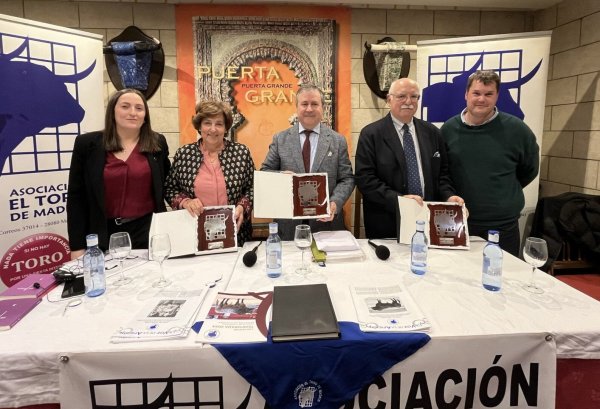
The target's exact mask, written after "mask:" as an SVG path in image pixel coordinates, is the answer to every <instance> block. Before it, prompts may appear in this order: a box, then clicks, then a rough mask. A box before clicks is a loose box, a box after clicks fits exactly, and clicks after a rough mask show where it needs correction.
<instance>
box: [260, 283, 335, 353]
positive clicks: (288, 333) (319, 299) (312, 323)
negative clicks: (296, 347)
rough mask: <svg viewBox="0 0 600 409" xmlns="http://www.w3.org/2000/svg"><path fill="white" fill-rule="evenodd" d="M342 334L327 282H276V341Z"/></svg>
mask: <svg viewBox="0 0 600 409" xmlns="http://www.w3.org/2000/svg"><path fill="white" fill-rule="evenodd" d="M339 337H340V329H339V325H338V321H337V318H336V315H335V310H334V309H333V304H332V303H331V297H330V296H329V291H328V289H327V284H308V285H293V286H275V288H274V291H273V320H272V321H271V338H272V339H273V342H281V341H301V340H314V339H337V338H339Z"/></svg>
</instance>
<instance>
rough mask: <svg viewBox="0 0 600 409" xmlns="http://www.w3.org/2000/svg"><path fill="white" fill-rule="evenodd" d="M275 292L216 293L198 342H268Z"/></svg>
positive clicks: (197, 338)
mask: <svg viewBox="0 0 600 409" xmlns="http://www.w3.org/2000/svg"><path fill="white" fill-rule="evenodd" d="M272 302H273V292H272V291H265V292H258V293H255V292H248V293H224V292H219V293H218V294H217V296H216V297H215V299H214V301H213V303H212V305H211V307H210V310H209V312H208V314H207V315H206V319H205V320H204V322H203V323H202V328H201V329H200V331H199V333H198V336H197V337H196V342H204V343H209V344H211V343H227V344H229V343H244V342H266V341H267V334H268V331H269V330H268V325H269V312H270V309H271V304H272Z"/></svg>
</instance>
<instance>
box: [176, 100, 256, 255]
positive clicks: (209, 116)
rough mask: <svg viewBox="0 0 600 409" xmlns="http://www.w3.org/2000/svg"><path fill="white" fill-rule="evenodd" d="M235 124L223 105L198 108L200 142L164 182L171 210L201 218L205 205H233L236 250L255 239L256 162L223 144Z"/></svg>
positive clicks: (179, 156)
mask: <svg viewBox="0 0 600 409" xmlns="http://www.w3.org/2000/svg"><path fill="white" fill-rule="evenodd" d="M232 123H233V117H232V115H231V110H230V109H229V107H228V106H227V105H225V104H223V103H222V102H219V101H204V102H199V103H198V104H197V105H196V114H195V115H194V117H193V118H192V124H193V125H194V128H196V129H197V130H198V133H199V134H200V138H199V139H198V141H197V142H195V143H191V144H188V145H184V146H182V147H180V148H179V149H178V150H177V152H176V153H175V157H174V158H173V165H172V167H171V171H170V172H169V175H168V177H167V181H166V183H165V199H166V201H167V203H169V204H170V205H171V207H172V208H173V209H187V210H188V211H189V212H190V213H191V214H192V215H200V214H201V213H202V212H203V211H204V207H205V206H224V205H235V220H236V224H237V229H238V245H240V246H241V245H243V244H244V242H245V241H247V240H249V239H250V238H251V236H252V220H251V214H252V203H253V200H254V192H253V184H254V162H253V161H252V156H250V150H249V149H248V148H247V147H246V146H245V145H243V144H241V143H237V142H230V141H228V140H225V134H226V133H227V131H228V130H229V128H230V127H231V125H232Z"/></svg>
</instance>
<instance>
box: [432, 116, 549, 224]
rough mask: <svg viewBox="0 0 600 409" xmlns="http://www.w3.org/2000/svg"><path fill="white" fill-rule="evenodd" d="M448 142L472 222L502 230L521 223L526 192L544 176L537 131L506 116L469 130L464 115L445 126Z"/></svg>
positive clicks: (451, 162)
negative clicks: (536, 180) (504, 227)
mask: <svg viewBox="0 0 600 409" xmlns="http://www.w3.org/2000/svg"><path fill="white" fill-rule="evenodd" d="M442 136H443V137H444V139H445V141H446V144H447V146H448V162H449V167H450V175H451V176H452V181H453V182H454V187H455V188H456V191H457V192H458V195H460V196H461V197H462V198H463V199H464V200H465V205H466V206H467V209H469V222H471V223H473V224H476V225H478V226H483V227H496V228H500V227H502V226H506V225H508V224H510V223H514V222H515V221H516V220H518V218H519V214H520V212H521V209H523V206H524V205H525V197H524V196H523V188H524V187H525V186H527V185H528V184H529V183H530V182H531V181H532V180H533V179H535V177H536V176H537V174H538V170H539V147H538V145H537V142H536V140H535V135H534V134H533V132H532V131H531V129H529V127H528V126H527V125H525V123H524V122H523V121H521V120H520V119H519V118H516V117H514V116H512V115H509V114H505V113H503V112H500V113H499V114H498V116H497V117H496V118H494V119H493V120H492V121H490V122H488V123H486V124H483V125H481V126H468V125H465V124H464V123H463V122H462V120H461V117H460V114H459V115H456V116H454V117H452V118H450V119H449V120H448V121H446V123H445V124H444V125H443V126H442Z"/></svg>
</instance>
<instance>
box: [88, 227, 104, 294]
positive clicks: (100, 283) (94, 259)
mask: <svg viewBox="0 0 600 409" xmlns="http://www.w3.org/2000/svg"><path fill="white" fill-rule="evenodd" d="M85 240H86V242H87V250H86V251H85V254H84V255H83V282H84V285H85V295H87V296H88V297H97V296H99V295H102V294H104V291H105V290H106V275H105V271H104V253H103V252H102V250H100V249H99V248H98V235H97V234H88V235H87V236H85Z"/></svg>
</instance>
